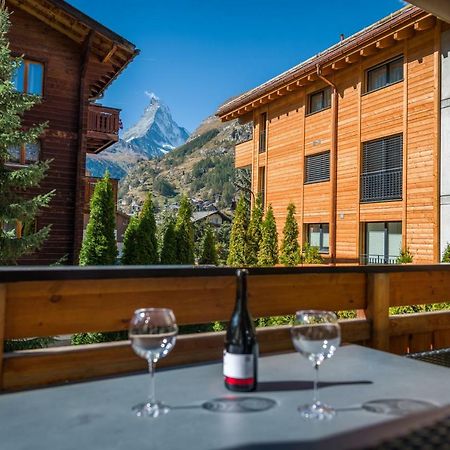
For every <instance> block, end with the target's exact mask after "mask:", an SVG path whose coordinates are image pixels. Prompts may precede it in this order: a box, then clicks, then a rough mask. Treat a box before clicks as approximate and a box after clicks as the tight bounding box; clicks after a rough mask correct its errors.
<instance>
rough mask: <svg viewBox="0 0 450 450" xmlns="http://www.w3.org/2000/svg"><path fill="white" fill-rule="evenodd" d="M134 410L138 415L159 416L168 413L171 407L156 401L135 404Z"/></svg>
mask: <svg viewBox="0 0 450 450" xmlns="http://www.w3.org/2000/svg"><path fill="white" fill-rule="evenodd" d="M132 410H133V411H134V412H135V414H136V415H137V416H138V417H155V418H156V417H159V416H163V415H164V414H167V413H168V412H169V411H170V408H169V407H168V406H167V405H164V404H163V403H161V402H155V403H149V402H147V403H139V405H136V406H133V408H132Z"/></svg>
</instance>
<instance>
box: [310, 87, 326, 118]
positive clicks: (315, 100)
mask: <svg viewBox="0 0 450 450" xmlns="http://www.w3.org/2000/svg"><path fill="white" fill-rule="evenodd" d="M330 106H331V88H329V87H327V88H325V89H322V90H321V91H318V92H314V93H312V94H310V95H309V97H308V114H312V113H315V112H318V111H322V109H326V108H329V107H330Z"/></svg>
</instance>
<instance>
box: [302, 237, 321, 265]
mask: <svg viewBox="0 0 450 450" xmlns="http://www.w3.org/2000/svg"><path fill="white" fill-rule="evenodd" d="M300 261H301V263H302V264H323V263H324V260H323V258H322V255H321V254H320V252H319V248H318V247H313V246H311V245H310V244H309V243H308V242H307V243H306V244H305V245H304V246H303V250H302V254H301V258H300Z"/></svg>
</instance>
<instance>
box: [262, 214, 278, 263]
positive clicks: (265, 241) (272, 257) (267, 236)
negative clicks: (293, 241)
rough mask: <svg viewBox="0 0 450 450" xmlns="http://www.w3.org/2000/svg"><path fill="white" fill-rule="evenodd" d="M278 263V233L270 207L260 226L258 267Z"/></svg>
mask: <svg viewBox="0 0 450 450" xmlns="http://www.w3.org/2000/svg"><path fill="white" fill-rule="evenodd" d="M277 263H278V233H277V224H276V222H275V217H274V215H273V209H272V205H269V207H268V208H267V212H266V216H265V218H264V221H263V226H262V241H261V248H260V250H259V253H258V265H259V266H265V267H270V266H274V265H275V264H277Z"/></svg>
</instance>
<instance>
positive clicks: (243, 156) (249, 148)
mask: <svg viewBox="0 0 450 450" xmlns="http://www.w3.org/2000/svg"><path fill="white" fill-rule="evenodd" d="M252 158H253V139H250V140H249V141H245V142H242V143H240V144H237V145H236V147H235V158H234V166H235V167H236V169H241V168H244V167H249V166H250V167H251V166H252Z"/></svg>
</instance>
